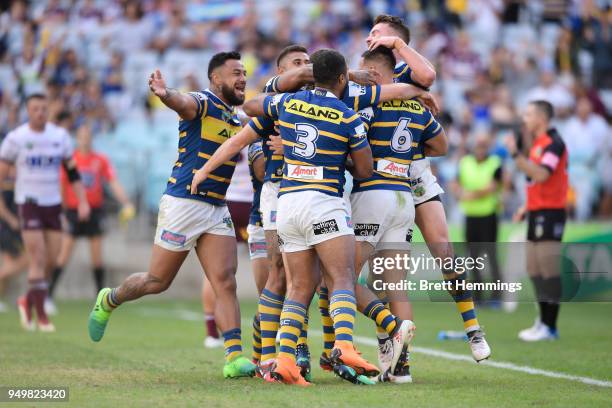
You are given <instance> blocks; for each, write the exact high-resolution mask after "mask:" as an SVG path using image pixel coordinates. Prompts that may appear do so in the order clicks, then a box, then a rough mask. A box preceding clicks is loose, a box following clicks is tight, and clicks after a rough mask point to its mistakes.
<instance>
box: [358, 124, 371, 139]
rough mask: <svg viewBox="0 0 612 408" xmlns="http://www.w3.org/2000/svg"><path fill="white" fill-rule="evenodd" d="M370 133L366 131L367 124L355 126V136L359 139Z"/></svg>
mask: <svg viewBox="0 0 612 408" xmlns="http://www.w3.org/2000/svg"><path fill="white" fill-rule="evenodd" d="M367 135H368V132H366V130H365V126H364V124H363V123H362V124H360V125H358V126H355V137H356V138H357V139H363V138H365V137H366V136H367Z"/></svg>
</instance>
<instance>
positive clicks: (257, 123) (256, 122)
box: [251, 118, 263, 130]
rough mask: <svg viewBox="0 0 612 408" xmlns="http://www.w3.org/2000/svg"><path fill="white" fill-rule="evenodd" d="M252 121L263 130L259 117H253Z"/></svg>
mask: <svg viewBox="0 0 612 408" xmlns="http://www.w3.org/2000/svg"><path fill="white" fill-rule="evenodd" d="M251 122H253V124H254V125H255V126H257V129H259V130H263V126H262V124H261V123H260V122H259V119H257V118H252V119H251Z"/></svg>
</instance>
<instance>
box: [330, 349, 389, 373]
mask: <svg viewBox="0 0 612 408" xmlns="http://www.w3.org/2000/svg"><path fill="white" fill-rule="evenodd" d="M331 360H332V361H333V362H334V363H335V364H344V365H347V366H349V367H352V368H353V369H354V370H355V371H356V372H357V374H360V375H365V376H366V377H376V376H377V375H378V374H380V370H379V369H378V367H376V366H375V365H374V364H371V363H369V362H368V361H367V360H366V359H364V358H363V357H361V354H360V353H359V352H358V351H357V349H356V348H355V345H353V343H351V342H350V341H336V342H335V343H334V349H333V350H332V352H331Z"/></svg>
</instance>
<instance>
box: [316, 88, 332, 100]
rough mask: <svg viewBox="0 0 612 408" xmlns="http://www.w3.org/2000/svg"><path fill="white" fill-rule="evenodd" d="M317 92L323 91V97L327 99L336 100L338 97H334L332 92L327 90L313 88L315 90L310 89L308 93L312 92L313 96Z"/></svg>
mask: <svg viewBox="0 0 612 408" xmlns="http://www.w3.org/2000/svg"><path fill="white" fill-rule="evenodd" d="M317 90H319V91H325V95H324V96H326V97H328V98H336V99H338V97H337V96H336V95H334V94H333V93H332V92H330V91H328V90H327V89H323V88H315V89H312V90H311V91H310V92H312V93H313V94H314V93H315V92H316V91H317Z"/></svg>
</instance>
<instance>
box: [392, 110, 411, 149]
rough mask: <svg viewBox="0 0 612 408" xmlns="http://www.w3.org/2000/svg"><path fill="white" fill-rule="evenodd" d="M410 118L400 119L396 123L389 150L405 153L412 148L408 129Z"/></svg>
mask: <svg viewBox="0 0 612 408" xmlns="http://www.w3.org/2000/svg"><path fill="white" fill-rule="evenodd" d="M409 123H410V118H400V120H399V121H398V122H397V126H396V128H395V131H394V132H393V138H392V139H391V150H393V151H394V152H398V153H405V152H407V151H408V150H410V147H411V146H412V133H411V132H410V129H409V128H408V125H409Z"/></svg>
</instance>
